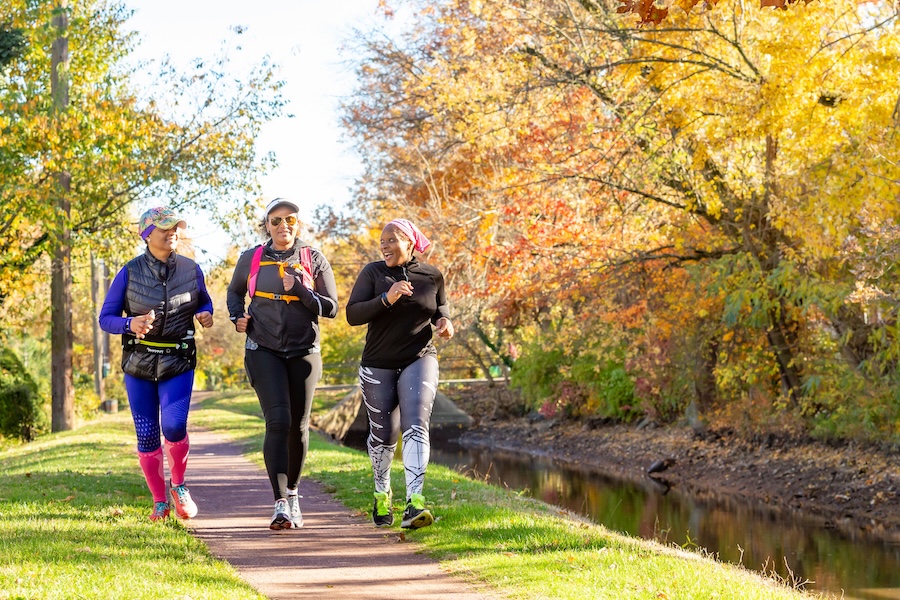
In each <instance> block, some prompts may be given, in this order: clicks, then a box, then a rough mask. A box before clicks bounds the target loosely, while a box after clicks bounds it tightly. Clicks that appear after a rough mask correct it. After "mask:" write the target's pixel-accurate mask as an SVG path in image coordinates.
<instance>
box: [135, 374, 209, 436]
mask: <svg viewBox="0 0 900 600" xmlns="http://www.w3.org/2000/svg"><path fill="white" fill-rule="evenodd" d="M192 387H194V371H187V372H185V373H182V374H181V375H176V376H175V377H172V378H170V379H164V380H162V381H150V380H148V379H139V378H137V377H133V376H131V375H129V374H127V373H126V374H125V391H126V392H127V393H128V405H129V406H130V407H131V417H132V419H134V430H135V433H137V446H138V452H153V451H154V450H156V449H157V448H159V447H160V446H161V443H160V439H159V433H160V429H162V434H163V436H164V437H165V438H166V439H167V440H169V441H170V442H180V441H181V440H183V439H184V438H185V437H187V420H188V410H189V409H190V408H191V388H192Z"/></svg>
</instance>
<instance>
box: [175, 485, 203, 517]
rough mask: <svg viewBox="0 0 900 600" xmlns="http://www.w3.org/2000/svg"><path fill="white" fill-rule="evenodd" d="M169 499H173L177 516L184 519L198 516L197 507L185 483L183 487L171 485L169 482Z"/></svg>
mask: <svg viewBox="0 0 900 600" xmlns="http://www.w3.org/2000/svg"><path fill="white" fill-rule="evenodd" d="M169 484H170V487H169V497H170V498H171V499H172V507H173V508H174V509H175V514H176V515H178V516H179V517H181V518H182V519H193V518H194V517H196V516H197V505H196V504H195V503H194V499H193V498H191V492H190V491H188V489H187V486H186V485H184V484H183V483H182V484H181V485H174V486H173V485H171V482H169Z"/></svg>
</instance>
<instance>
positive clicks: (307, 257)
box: [247, 246, 315, 298]
mask: <svg viewBox="0 0 900 600" xmlns="http://www.w3.org/2000/svg"><path fill="white" fill-rule="evenodd" d="M265 250H266V247H265V246H257V247H256V250H254V251H253V260H251V261H250V275H249V276H248V277H247V292H248V293H249V294H250V297H251V298H252V297H253V295H254V294H256V276H257V275H259V265H260V263H261V262H262V255H263V252H265ZM300 266H301V267H302V269H301V271H302V273H301V277H302V278H303V285H304V286H306V287H307V288H309V289H311V290H312V289H314V288H315V280H314V279H313V275H312V252H311V251H310V249H309V246H303V247H302V248H300Z"/></svg>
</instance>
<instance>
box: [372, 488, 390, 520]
mask: <svg viewBox="0 0 900 600" xmlns="http://www.w3.org/2000/svg"><path fill="white" fill-rule="evenodd" d="M393 501H394V498H393V495H392V494H391V492H390V491H387V492H375V506H374V507H373V508H372V521H373V522H374V523H375V527H390V526H391V525H393V524H394V510H393V508H394V507H393Z"/></svg>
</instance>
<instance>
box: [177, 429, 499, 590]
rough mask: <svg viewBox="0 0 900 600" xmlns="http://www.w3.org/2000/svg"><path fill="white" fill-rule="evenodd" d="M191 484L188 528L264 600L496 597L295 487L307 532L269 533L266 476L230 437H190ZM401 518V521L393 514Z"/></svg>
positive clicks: (304, 485)
mask: <svg viewBox="0 0 900 600" xmlns="http://www.w3.org/2000/svg"><path fill="white" fill-rule="evenodd" d="M188 485H189V487H190V489H191V494H192V495H193V497H194V500H195V501H196V502H197V506H198V507H199V509H200V512H199V514H198V515H197V517H196V518H194V519H191V520H190V521H188V522H187V524H188V525H189V526H190V527H191V528H192V529H193V532H194V534H195V535H197V537H199V538H200V539H202V540H203V541H204V542H205V543H206V544H207V545H208V546H209V548H210V550H211V551H212V553H213V554H214V555H215V556H217V557H219V558H221V559H223V560H226V561H228V562H229V563H231V564H232V565H233V566H234V567H235V568H236V569H237V570H238V572H239V574H240V576H241V577H242V578H243V579H244V580H245V581H247V582H248V583H249V584H250V585H252V586H253V587H254V588H256V589H257V590H259V592H260V593H262V594H265V595H266V596H268V597H269V598H273V599H280V598H339V599H341V600H351V599H352V600H355V599H363V598H364V599H367V600H368V599H378V600H395V599H403V600H432V599H437V598H451V597H452V598H454V599H455V600H476V599H487V598H492V597H496V596H491V595H487V594H485V593H482V592H480V591H478V590H477V589H476V588H475V587H474V586H472V585H470V584H467V583H466V582H464V581H462V580H460V579H458V578H455V577H453V576H451V575H449V574H448V573H446V572H445V571H443V570H442V569H441V567H440V565H439V564H438V563H436V562H435V561H433V560H430V559H428V558H427V557H425V556H423V555H420V554H416V549H417V546H416V544H415V543H413V542H409V541H406V542H399V541H398V537H399V536H398V533H399V531H400V530H398V529H397V528H392V529H390V530H387V531H385V530H382V529H377V528H375V527H373V526H372V524H371V521H369V520H368V519H365V518H363V517H358V516H353V515H352V514H351V511H350V510H349V509H348V508H347V507H345V506H344V505H343V504H341V503H339V502H338V501H336V500H335V499H334V498H332V496H331V495H330V494H328V493H327V492H325V491H324V489H323V488H322V486H321V485H320V484H318V483H316V482H313V481H309V480H307V479H305V478H304V479H301V482H300V488H299V491H300V495H301V496H302V497H303V498H302V499H301V504H300V506H301V508H302V509H303V517H304V521H305V524H304V526H303V527H302V528H301V529H299V530H288V531H282V532H274V531H271V530H270V529H269V528H268V526H269V518H270V517H271V515H272V506H273V504H274V500H273V498H272V491H271V488H270V487H269V483H268V477H267V476H266V474H265V472H264V471H263V470H262V469H260V468H259V467H258V466H256V465H255V464H254V463H252V462H250V461H249V460H247V459H246V458H244V457H243V456H242V455H241V453H240V451H239V449H238V448H237V447H236V446H235V445H234V444H231V443H230V442H229V441H228V440H227V439H226V438H224V437H222V436H219V435H217V434H214V433H210V432H204V431H191V458H190V462H189V464H188ZM396 517H397V518H399V515H396Z"/></svg>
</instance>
